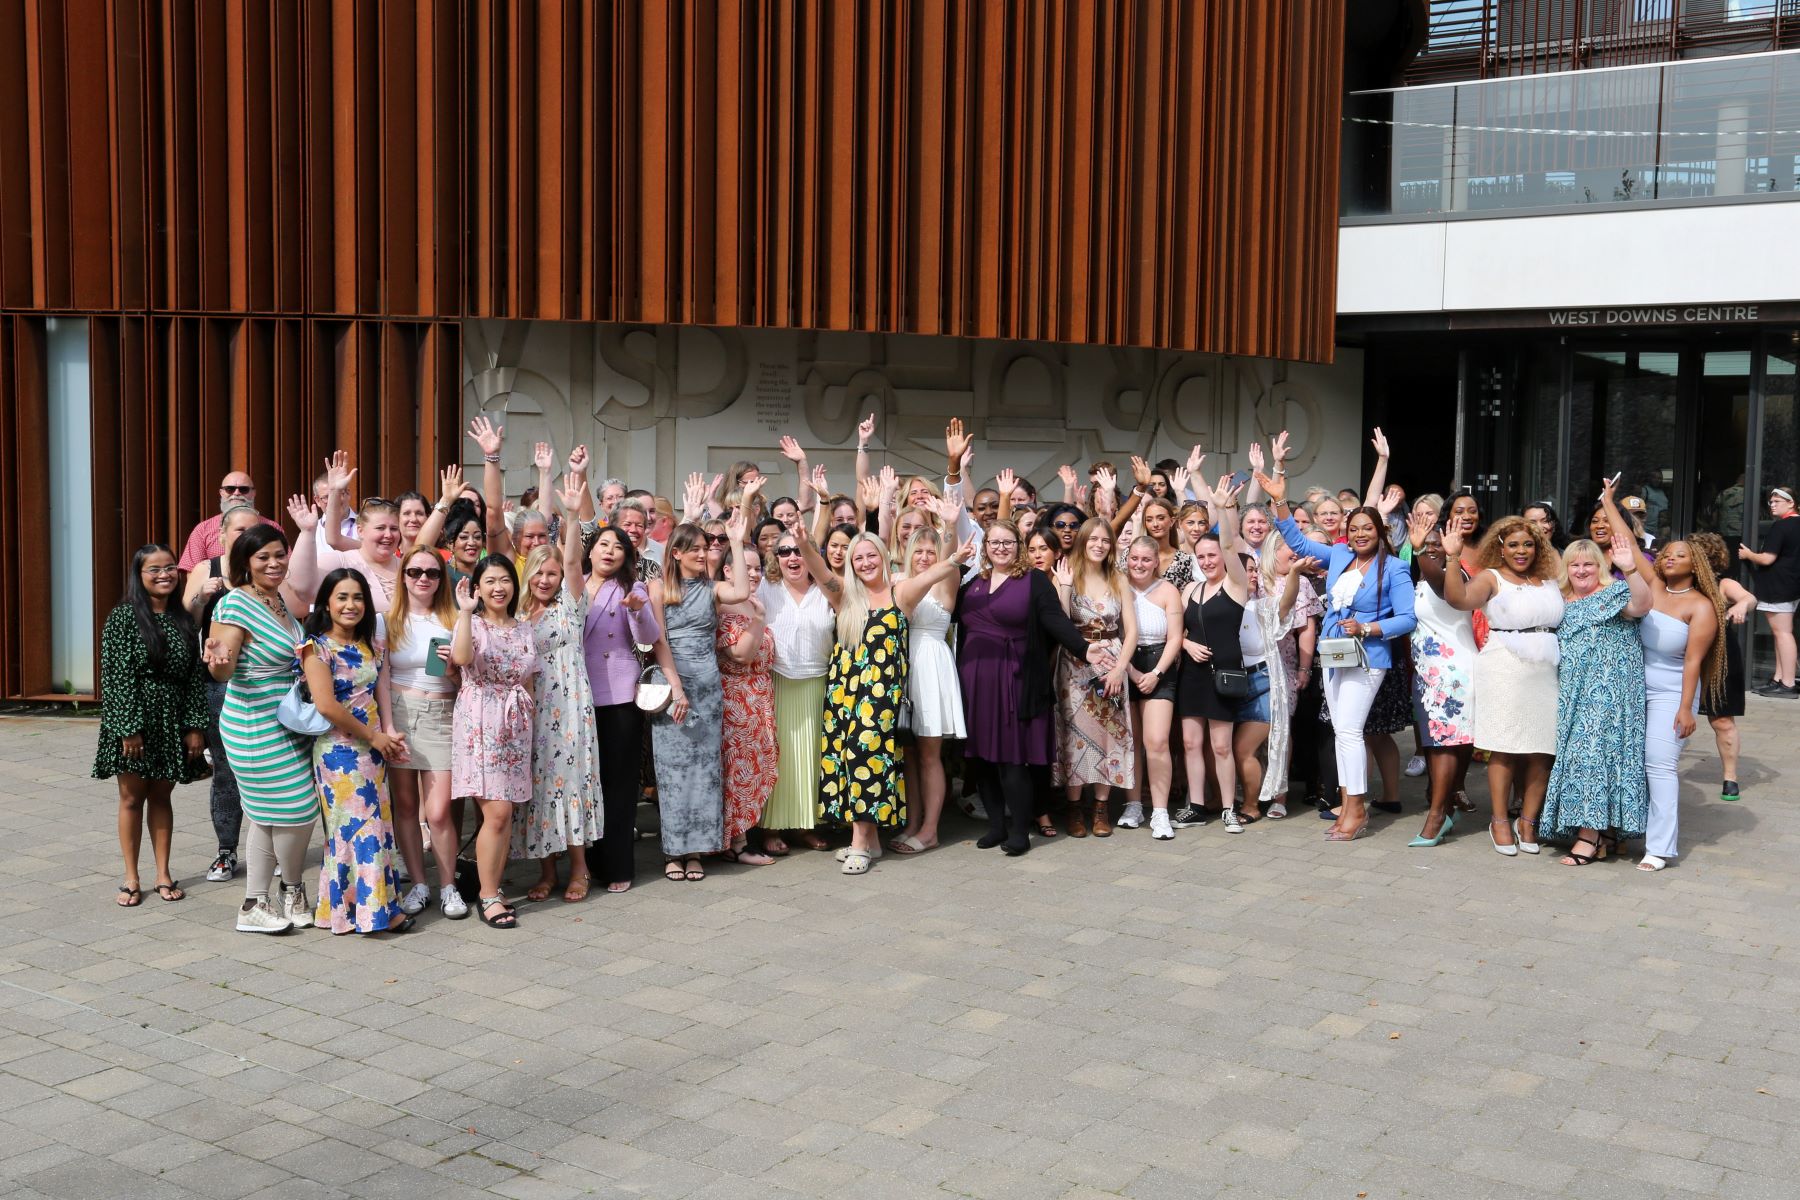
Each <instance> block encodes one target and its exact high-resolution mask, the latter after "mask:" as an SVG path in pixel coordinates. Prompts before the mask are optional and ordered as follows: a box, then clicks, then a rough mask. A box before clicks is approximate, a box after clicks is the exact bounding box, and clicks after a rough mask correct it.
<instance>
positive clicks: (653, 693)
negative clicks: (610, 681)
mask: <svg viewBox="0 0 1800 1200" xmlns="http://www.w3.org/2000/svg"><path fill="white" fill-rule="evenodd" d="M654 670H656V668H655V667H654V666H650V667H645V668H644V673H643V674H642V675H639V676H638V685H637V697H636V703H637V706H638V707H639V708H640V709H642V710H643V711H645V712H647V713H649V714H650V715H651V716H655V715H656V714H657V713H659V712H661V711H663V709H665V708H667V707H669V701H670V700H671V699H673V698H674V695H675V689H674V688H671V687H670V686H669V685H668V684H667V683H651V682H650V672H652V671H654Z"/></svg>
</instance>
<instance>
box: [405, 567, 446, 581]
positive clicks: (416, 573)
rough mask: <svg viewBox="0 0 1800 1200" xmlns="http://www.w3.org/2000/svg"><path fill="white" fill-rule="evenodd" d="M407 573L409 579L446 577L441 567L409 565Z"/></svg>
mask: <svg viewBox="0 0 1800 1200" xmlns="http://www.w3.org/2000/svg"><path fill="white" fill-rule="evenodd" d="M405 574H406V577H407V578H408V579H442V578H443V577H444V572H443V569H442V568H441V567H408V568H406V572H405Z"/></svg>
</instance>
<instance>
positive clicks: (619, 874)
mask: <svg viewBox="0 0 1800 1200" xmlns="http://www.w3.org/2000/svg"><path fill="white" fill-rule="evenodd" d="M639 561H640V560H639V559H638V555H637V548H636V547H635V546H633V545H632V543H631V539H630V538H629V537H628V536H626V534H625V533H624V532H623V531H622V530H620V529H619V528H618V527H616V526H607V527H606V528H604V529H602V530H600V532H599V534H598V535H597V536H595V538H594V544H593V548H592V549H590V550H589V551H588V565H589V566H590V568H591V570H590V571H589V573H588V579H587V586H586V587H585V589H584V595H585V599H586V603H587V616H586V618H585V619H584V620H583V622H582V630H581V642H582V654H583V657H584V658H585V659H586V660H587V677H588V687H589V690H590V692H591V693H592V696H593V701H594V729H595V734H596V737H597V739H598V743H599V745H600V746H601V747H602V749H601V750H600V800H601V810H602V818H601V820H600V823H599V834H600V837H599V840H598V841H596V842H590V843H588V848H587V865H588V875H589V878H590V879H598V880H599V881H600V883H601V884H602V885H603V886H604V887H605V888H606V890H607V891H608V892H611V893H618V892H624V891H628V890H630V888H631V885H632V884H633V883H634V882H636V879H637V871H636V865H635V856H634V854H633V849H634V846H635V843H636V840H637V820H636V817H637V806H638V800H639V798H640V797H641V795H642V787H643V783H644V774H643V765H644V756H643V755H642V754H641V753H638V752H634V751H633V750H632V749H631V748H632V747H641V746H643V745H644V729H645V716H644V711H643V710H642V709H640V708H639V707H638V706H637V689H638V680H639V678H640V675H641V670H640V668H639V665H638V656H637V650H636V647H638V646H654V645H655V644H656V643H657V642H658V641H660V640H661V639H662V626H661V625H660V624H658V623H657V619H656V610H655V607H654V605H653V604H652V603H651V600H650V592H649V590H648V588H647V587H646V585H645V584H644V582H643V581H642V580H640V579H639V578H638V577H637V567H638V564H639ZM671 561H673V560H671ZM609 747H622V748H623V749H621V750H619V751H616V752H613V751H610V750H608V749H607V748H609Z"/></svg>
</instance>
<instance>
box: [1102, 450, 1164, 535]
mask: <svg viewBox="0 0 1800 1200" xmlns="http://www.w3.org/2000/svg"><path fill="white" fill-rule="evenodd" d="M1131 477H1132V479H1133V480H1134V481H1135V482H1134V484H1133V486H1132V489H1131V495H1129V496H1127V497H1125V503H1123V504H1121V505H1120V506H1119V508H1118V511H1117V512H1115V513H1113V514H1112V516H1111V517H1110V518H1109V519H1108V521H1107V524H1108V525H1109V526H1110V527H1111V529H1112V535H1113V540H1114V541H1117V540H1118V537H1119V531H1120V530H1122V529H1124V528H1125V527H1126V526H1127V525H1129V524H1131V521H1132V518H1133V517H1135V516H1136V515H1137V512H1138V509H1139V508H1141V507H1143V503H1144V497H1145V496H1148V495H1149V494H1150V464H1149V463H1147V462H1145V461H1144V460H1143V459H1141V458H1139V457H1138V456H1137V455H1135V454H1134V455H1132V456H1131ZM1094 487H1095V488H1096V489H1097V490H1096V492H1095V494H1096V495H1105V494H1107V493H1112V494H1114V495H1117V494H1118V481H1117V480H1116V479H1114V478H1113V477H1112V472H1111V471H1108V472H1106V473H1105V474H1104V475H1102V476H1099V477H1097V478H1095V480H1094ZM1095 507H1096V508H1098V507H1099V506H1098V505H1097V504H1096V505H1095Z"/></svg>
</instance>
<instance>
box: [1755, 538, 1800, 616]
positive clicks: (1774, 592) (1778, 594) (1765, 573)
mask: <svg viewBox="0 0 1800 1200" xmlns="http://www.w3.org/2000/svg"><path fill="white" fill-rule="evenodd" d="M1759 549H1761V550H1762V552H1763V553H1765V554H1773V555H1774V556H1775V561H1774V562H1772V563H1770V564H1769V565H1768V566H1766V567H1758V568H1757V569H1756V598H1757V599H1758V600H1767V601H1769V602H1770V603H1771V604H1785V603H1787V602H1788V601H1790V600H1800V517H1783V518H1781V520H1779V521H1777V522H1775V524H1774V525H1773V526H1771V527H1770V529H1769V532H1768V536H1766V537H1764V538H1763V542H1762V545H1761V546H1760V547H1759Z"/></svg>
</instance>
